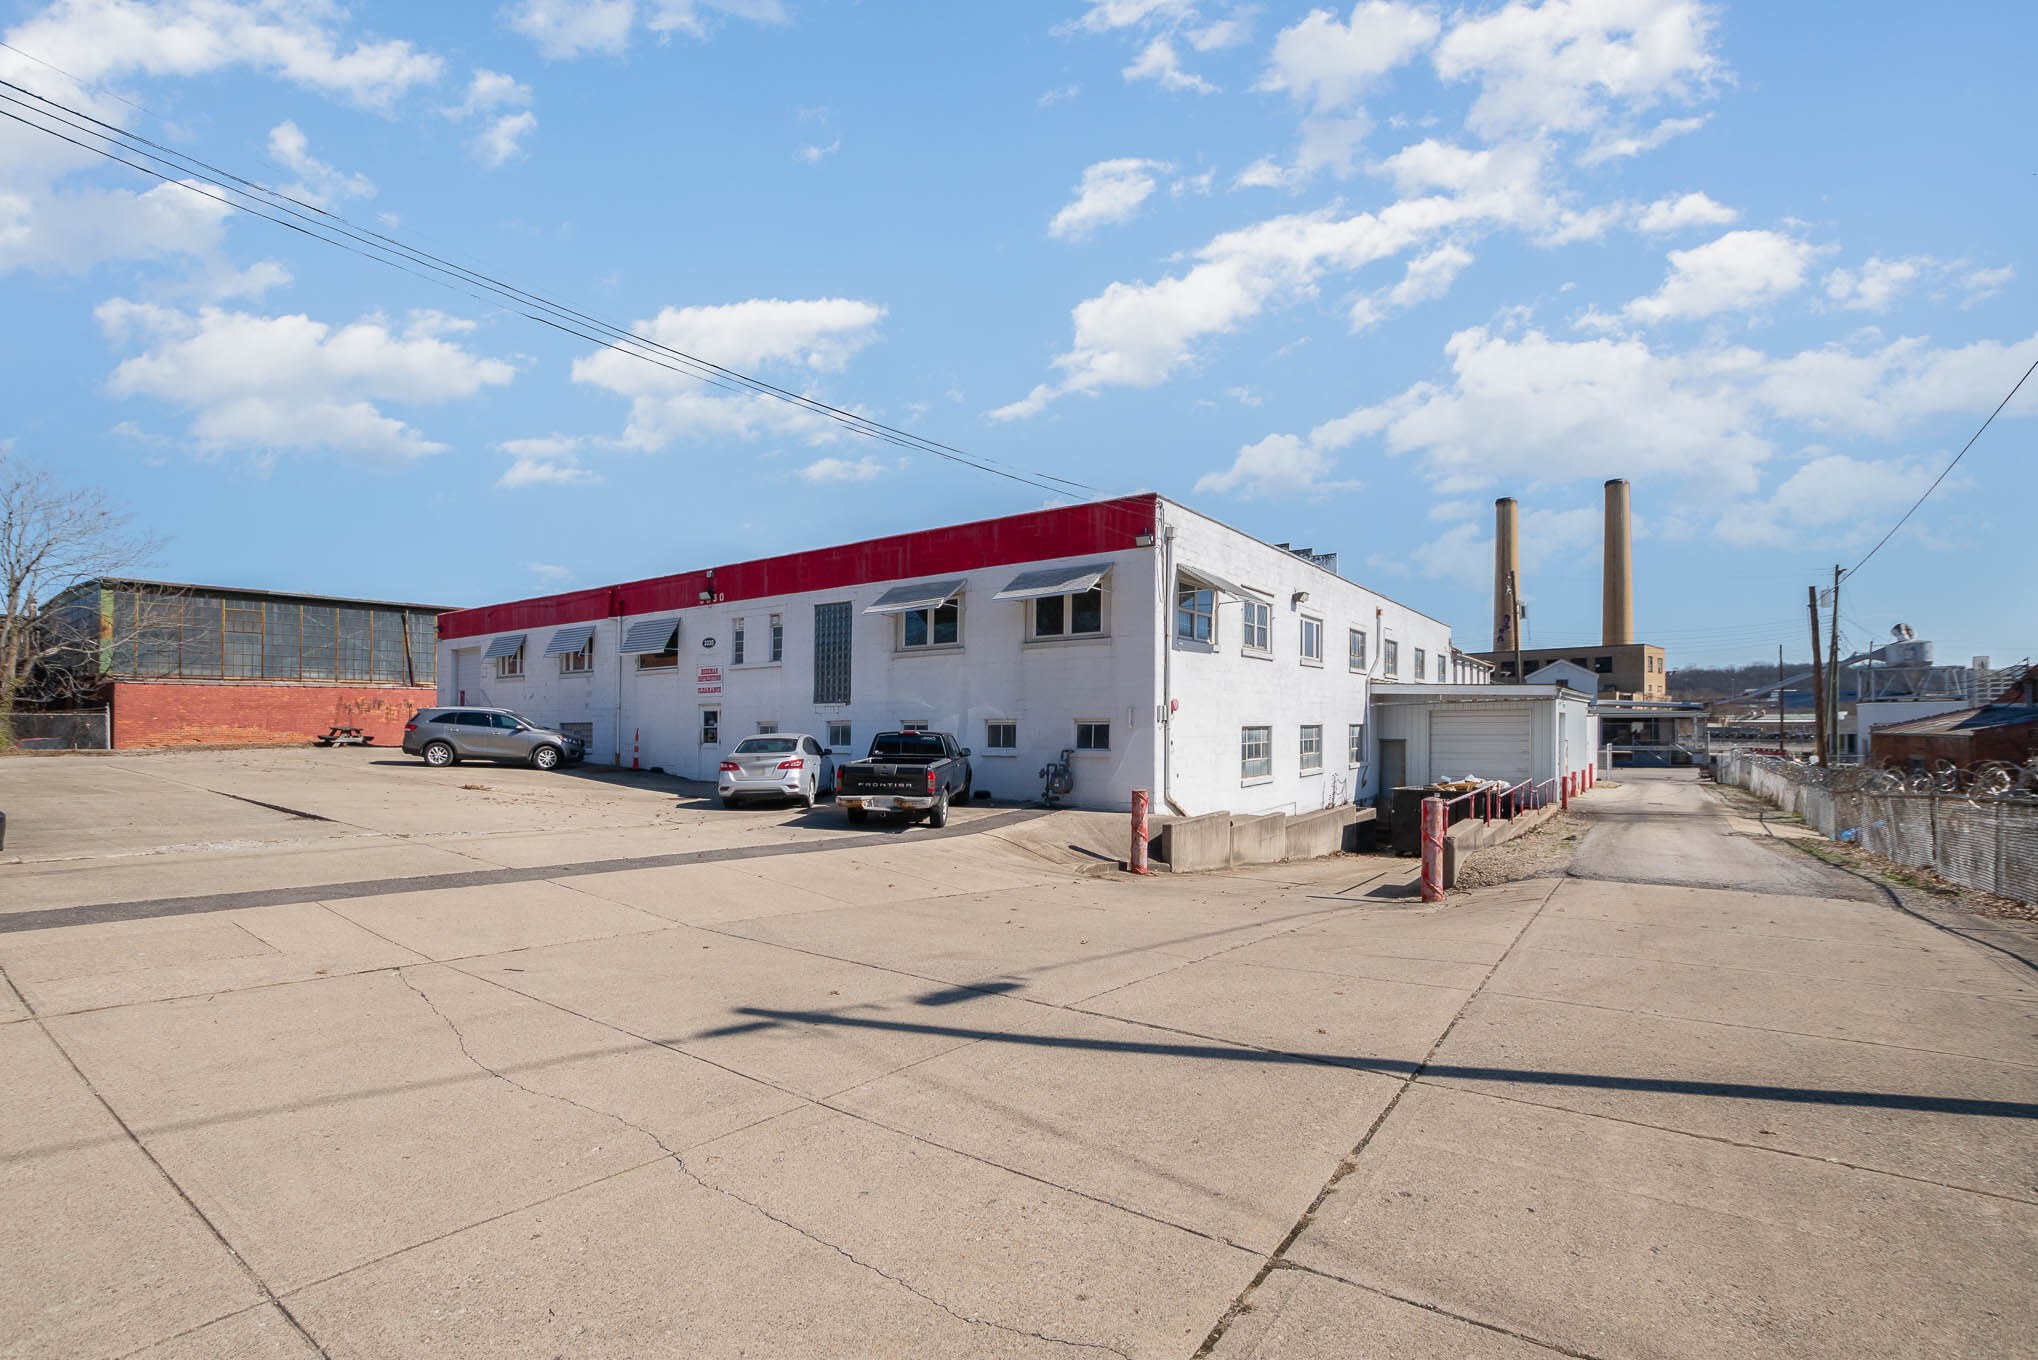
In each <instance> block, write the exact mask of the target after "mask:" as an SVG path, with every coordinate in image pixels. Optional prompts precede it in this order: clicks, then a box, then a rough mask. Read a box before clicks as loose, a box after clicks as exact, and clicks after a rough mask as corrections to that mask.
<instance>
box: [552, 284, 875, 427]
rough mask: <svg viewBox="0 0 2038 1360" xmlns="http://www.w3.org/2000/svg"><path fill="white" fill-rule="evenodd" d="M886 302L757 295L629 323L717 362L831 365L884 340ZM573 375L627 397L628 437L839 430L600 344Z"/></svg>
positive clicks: (816, 370)
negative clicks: (721, 390) (880, 332)
mask: <svg viewBox="0 0 2038 1360" xmlns="http://www.w3.org/2000/svg"><path fill="white" fill-rule="evenodd" d="M884 315H885V309H884V308H882V307H880V306H878V305H877V304H876V303H871V302H860V301H856V300H853V299H850V298H814V299H806V300H794V301H788V300H783V299H779V298H755V299H752V300H750V301H748V302H737V303H731V304H728V305H725V306H718V307H686V308H673V307H668V308H666V309H664V310H663V311H661V312H659V313H658V315H657V316H655V317H653V318H651V319H650V320H648V321H639V322H636V323H635V324H634V325H633V326H632V327H631V329H632V330H633V331H634V332H635V333H637V334H638V335H641V336H644V337H646V338H647V339H650V340H653V341H655V342H657V343H659V344H662V345H668V346H670V347H672V348H673V349H677V350H683V351H685V352H686V353H688V354H693V355H697V356H699V357H700V358H703V359H706V360H709V361H710V362H713V363H717V364H723V365H726V366H728V367H730V368H737V369H744V370H759V369H781V370H792V371H795V372H799V371H804V372H806V373H808V374H820V373H828V372H834V371H837V370H839V369H841V368H842V367H843V366H845V365H846V364H847V363H848V362H849V360H850V359H851V358H852V357H853V356H854V355H855V354H856V352H857V351H858V350H860V349H862V348H863V347H864V346H866V345H868V344H870V343H871V342H872V341H873V340H875V339H876V338H877V327H878V323H879V322H881V321H882V320H883V319H884ZM573 380H574V381H575V382H583V383H588V384H590V385H592V386H596V387H601V388H604V389H606V390H608V391H610V392H614V393H616V394H617V395H619V396H625V397H628V398H630V418H629V424H628V426H627V428H626V429H625V430H624V433H623V435H622V439H621V443H622V444H623V445H625V446H627V447H630V448H637V449H660V448H664V447H665V446H666V445H667V444H669V443H671V442H672V440H674V439H676V438H679V437H681V436H686V435H696V436H697V435H706V434H720V435H724V436H728V437H731V438H738V439H749V438H755V437H757V436H759V435H764V434H772V435H782V436H787V437H793V438H802V439H806V440H809V441H819V440H825V439H831V438H834V437H835V436H836V434H837V433H838V432H839V430H840V427H839V426H838V425H837V424H836V423H835V422H834V421H833V420H831V419H828V418H826V417H823V416H819V415H815V414H813V413H812V412H809V411H805V410H802V409H800V408H798V407H795V406H792V405H789V404H787V403H785V402H783V401H779V400H776V399H773V398H770V397H766V396H763V395H760V394H757V393H740V394H734V395H723V394H721V393H719V392H718V391H717V389H715V388H711V387H708V386H706V385H705V384H703V383H701V382H699V381H697V380H695V379H693V378H690V377H688V376H686V375H685V374H683V373H676V372H673V371H671V370H670V369H666V368H660V367H657V366H656V365H653V364H649V363H645V362H643V361H641V360H638V359H633V358H631V357H629V356H628V355H625V354H621V353H618V352H616V351H614V350H602V351H600V352H599V353H596V354H591V355H588V356H586V357H584V358H581V359H576V360H574V363H573Z"/></svg>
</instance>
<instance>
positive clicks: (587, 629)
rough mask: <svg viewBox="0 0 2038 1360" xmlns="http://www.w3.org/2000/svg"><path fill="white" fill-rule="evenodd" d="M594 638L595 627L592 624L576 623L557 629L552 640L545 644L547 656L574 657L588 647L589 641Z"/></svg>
mask: <svg viewBox="0 0 2038 1360" xmlns="http://www.w3.org/2000/svg"><path fill="white" fill-rule="evenodd" d="M593 636H594V625H593V624H591V623H576V624H573V625H572V626H570V627H567V628H560V629H557V630H555V631H554V632H553V634H552V640H551V641H550V642H548V643H546V644H545V655H546V656H572V655H573V654H574V653H575V652H577V651H579V650H580V649H581V648H583V647H585V646H587V643H588V639H589V638H592V637H593Z"/></svg>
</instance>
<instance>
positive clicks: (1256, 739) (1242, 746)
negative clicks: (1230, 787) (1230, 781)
mask: <svg viewBox="0 0 2038 1360" xmlns="http://www.w3.org/2000/svg"><path fill="white" fill-rule="evenodd" d="M1238 777H1239V778H1240V779H1272V778H1273V777H1274V729H1273V728H1271V727H1241V728H1239V729H1238Z"/></svg>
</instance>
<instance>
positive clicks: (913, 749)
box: [870, 732, 942, 756]
mask: <svg viewBox="0 0 2038 1360" xmlns="http://www.w3.org/2000/svg"><path fill="white" fill-rule="evenodd" d="M870 753H871V754H872V755H874V756H938V755H940V754H942V751H941V738H939V737H937V736H932V735H930V734H928V733H926V732H884V733H881V734H879V736H878V739H877V740H876V741H875V742H873V743H871V748H870Z"/></svg>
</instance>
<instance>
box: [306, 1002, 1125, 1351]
mask: <svg viewBox="0 0 2038 1360" xmlns="http://www.w3.org/2000/svg"><path fill="white" fill-rule="evenodd" d="M396 975H397V977H398V978H400V979H402V981H403V985H404V986H406V987H408V988H410V990H411V991H413V992H415V993H416V994H417V997H418V999H419V1000H420V1001H422V1002H424V1003H425V1005H426V1006H427V1007H428V1008H430V1010H431V1012H432V1014H434V1015H436V1016H438V1018H439V1020H440V1021H441V1022H442V1023H443V1024H444V1025H445V1026H446V1028H447V1029H448V1030H450V1031H452V1034H453V1041H454V1042H455V1043H456V1044H458V1045H459V1047H460V1052H461V1053H462V1054H463V1055H464V1056H465V1057H466V1058H467V1060H468V1061H469V1062H471V1063H473V1064H474V1065H475V1066H476V1067H478V1068H480V1069H481V1070H482V1071H484V1072H486V1073H488V1074H489V1075H490V1076H492V1077H495V1078H496V1079H497V1080H499V1081H502V1082H505V1083H507V1084H508V1085H510V1086H514V1087H516V1088H517V1089H518V1090H520V1091H523V1092H525V1093H526V1094H528V1095H533V1096H536V1097H538V1098H539V1099H541V1100H554V1101H558V1102H560V1103H561V1104H565V1105H571V1106H573V1107H574V1108H575V1109H578V1110H583V1111H585V1112H587V1113H588V1114H592V1115H596V1116H599V1117H600V1118H603V1119H608V1120H612V1121H613V1122H615V1123H617V1124H619V1125H621V1126H622V1127H624V1128H626V1129H630V1130H632V1131H634V1132H636V1133H639V1134H642V1135H643V1136H644V1137H646V1138H648V1139H650V1140H651V1141H652V1142H653V1143H654V1144H656V1145H657V1146H658V1148H659V1149H660V1150H661V1151H662V1152H664V1154H665V1160H669V1161H670V1162H671V1163H672V1164H673V1165H674V1166H675V1167H677V1168H678V1169H679V1170H680V1172H681V1173H682V1174H684V1175H685V1176H686V1177H687V1179H689V1180H691V1181H693V1182H694V1183H695V1184H696V1185H698V1186H700V1187H701V1188H702V1189H703V1190H710V1191H713V1192H714V1193H715V1194H718V1195H721V1196H723V1197H724V1198H726V1199H730V1200H733V1201H735V1202H736V1203H738V1204H741V1205H743V1206H744V1207H746V1208H748V1209H750V1210H752V1211H754V1212H755V1213H757V1214H760V1215H762V1216H763V1217H764V1218H766V1219H769V1220H770V1221H771V1222H773V1223H776V1224H778V1225H779V1226H780V1227H783V1228H788V1229H790V1230H792V1231H793V1232H795V1233H798V1234H799V1235H800V1236H801V1237H804V1238H806V1239H807V1240H809V1241H811V1242H813V1243H815V1244H816V1245H818V1246H822V1247H826V1248H827V1249H828V1250H830V1251H832V1252H834V1253H835V1254H836V1255H838V1256H840V1257H842V1259H843V1260H845V1261H848V1262H850V1263H851V1264H852V1265H856V1266H860V1267H862V1268H863V1269H864V1270H867V1271H869V1272H870V1273H871V1274H873V1275H876V1276H878V1277H879V1278H881V1279H884V1280H887V1281H889V1282H890V1283H892V1284H893V1285H896V1286H897V1287H898V1288H900V1289H903V1290H905V1291H906V1292H907V1293H908V1294H911V1295H913V1296H914V1297H915V1298H917V1299H920V1300H921V1301H922V1302H924V1303H928V1304H932V1305H933V1306H934V1307H936V1308H938V1309H940V1310H941V1311H942V1312H944V1313H946V1314H948V1315H949V1316H950V1317H952V1318H955V1319H956V1320H957V1321H959V1322H964V1323H968V1324H969V1325H971V1326H973V1327H988V1328H991V1329H993V1330H996V1331H1001V1332H1010V1333H1012V1334H1013V1335H1015V1336H1024V1337H1031V1338H1033V1339H1034V1340H1036V1341H1045V1342H1048V1343H1050V1344H1053V1345H1059V1346H1068V1347H1072V1348H1075V1349H1080V1350H1098V1351H1109V1352H1110V1353H1111V1354H1113V1355H1116V1356H1119V1357H1121V1360H1132V1357H1131V1356H1129V1355H1127V1354H1126V1352H1124V1351H1122V1350H1120V1349H1118V1348H1117V1347H1116V1346H1111V1345H1107V1344H1105V1343H1103V1342H1101V1341H1079V1340H1076V1339H1074V1338H1071V1337H1065V1336H1052V1335H1049V1334H1048V1333H1046V1332H1040V1331H1035V1330H1033V1329H1031V1328H1027V1327H1015V1326H1012V1325H1011V1324H1009V1323H1004V1322H999V1321H996V1320H995V1319H992V1318H980V1317H972V1316H970V1315H969V1314H967V1313H963V1312H961V1311H959V1310H958V1309H956V1308H954V1307H952V1306H950V1305H949V1304H947V1303H945V1302H943V1301H942V1300H941V1299H938V1298H936V1297H935V1296H934V1295H932V1294H930V1293H928V1292H927V1291H926V1290H924V1289H921V1288H920V1287H919V1286H917V1285H915V1284H913V1283H911V1282H910V1281H908V1280H905V1279H902V1278H900V1277H899V1276H897V1275H894V1274H893V1273H891V1272H890V1271H888V1270H886V1269H884V1267H882V1266H878V1265H874V1264H872V1263H871V1262H869V1261H866V1260H864V1259H862V1258H861V1257H859V1256H857V1255H856V1254H855V1253H853V1252H851V1251H849V1250H848V1249H847V1248H845V1247H842V1246H838V1245H837V1244H836V1243H834V1242H831V1241H829V1240H828V1239H827V1238H825V1237H823V1236H821V1235H820V1234H819V1233H816V1232H814V1231H812V1230H811V1229H808V1228H803V1227H801V1226H800V1225H799V1224H797V1223H794V1222H793V1221H791V1220H790V1219H788V1218H785V1217H783V1216H782V1215H779V1214H775V1213H773V1212H772V1211H771V1210H770V1209H768V1208H766V1207H765V1206H764V1205H762V1204H760V1203H758V1202H757V1201H756V1200H753V1199H750V1198H749V1197H747V1196H744V1195H739V1194H737V1193H736V1192H735V1191H733V1190H730V1189H729V1188H727V1187H726V1186H721V1185H717V1184H715V1183H714V1182H713V1181H711V1180H709V1179H708V1178H707V1177H705V1176H703V1175H701V1174H700V1172H698V1171H696V1170H694V1169H693V1168H692V1167H690V1166H688V1165H687V1163H686V1158H685V1157H684V1156H683V1155H682V1154H681V1152H679V1151H676V1150H674V1149H673V1147H672V1146H671V1145H670V1144H668V1143H667V1142H666V1141H665V1140H664V1139H663V1138H661V1137H659V1136H658V1134H657V1133H655V1132H653V1131H652V1130H650V1129H648V1128H646V1127H644V1126H643V1125H642V1124H638V1123H636V1122H635V1121H633V1120H629V1119H625V1118H624V1117H623V1116H622V1115H619V1114H617V1113H615V1112H614V1111H612V1110H604V1109H600V1108H597V1107H596V1106H593V1105H588V1104H584V1103H582V1102H581V1101H578V1100H575V1099H573V1098H572V1097H571V1096H562V1095H558V1094H556V1093H554V1092H551V1091H541V1090H539V1089H537V1088H536V1087H533V1086H526V1085H524V1084H523V1083H522V1082H520V1081H518V1080H516V1079H515V1078H514V1077H509V1076H504V1075H503V1074H502V1073H501V1072H499V1071H497V1070H496V1069H495V1068H493V1067H490V1066H489V1065H488V1064H487V1063H485V1062H483V1061H482V1060H481V1059H480V1058H479V1057H477V1056H476V1055H475V1053H474V1051H473V1050H472V1049H470V1048H469V1047H468V1046H467V1036H466V1035H465V1034H464V1033H462V1032H461V1029H460V1026H459V1025H457V1024H455V1023H454V1022H453V1019H452V1017H450V1016H448V1015H447V1014H446V1013H445V1012H444V1011H443V1010H441V1009H439V1005H438V1003H437V1002H435V1001H433V1000H432V998H431V997H430V996H429V995H428V994H426V992H425V991H424V990H423V989H422V988H420V987H419V986H418V985H417V984H416V983H415V982H413V981H412V980H411V979H410V978H409V977H408V976H406V974H405V971H404V970H403V969H398V970H396ZM461 976H463V977H465V976H470V975H468V974H464V973H463V974H461ZM817 1103H818V1102H817ZM321 1353H322V1352H321Z"/></svg>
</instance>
